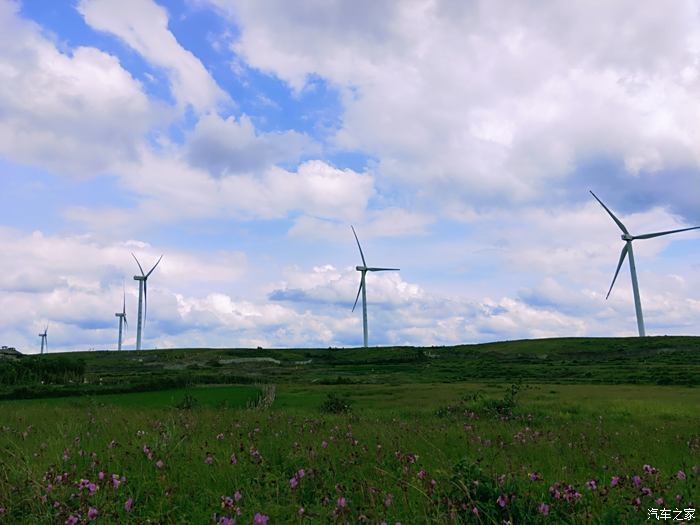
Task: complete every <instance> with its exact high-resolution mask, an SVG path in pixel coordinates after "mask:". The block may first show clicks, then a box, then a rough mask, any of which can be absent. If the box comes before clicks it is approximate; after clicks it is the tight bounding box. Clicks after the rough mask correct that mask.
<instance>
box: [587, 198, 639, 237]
mask: <svg viewBox="0 0 700 525" xmlns="http://www.w3.org/2000/svg"><path fill="white" fill-rule="evenodd" d="M588 191H591V190H588ZM591 195H593V196H594V197H595V200H597V201H598V202H599V203H600V205H601V206H602V207H603V208H605V211H607V212H608V214H609V215H610V216H611V217H612V220H614V221H615V224H617V225H618V226H619V227H620V229H621V230H622V233H626V234H627V235H629V234H630V232H628V231H627V228H625V225H624V224H622V221H620V219H618V218H617V217H615V214H613V212H611V211H610V210H609V209H608V207H607V206H606V205H605V204H603V201H602V200H600V199H599V198H598V197H597V196H596V194H595V193H593V192H592V191H591Z"/></svg>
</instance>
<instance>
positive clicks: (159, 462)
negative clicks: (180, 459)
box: [156, 459, 165, 468]
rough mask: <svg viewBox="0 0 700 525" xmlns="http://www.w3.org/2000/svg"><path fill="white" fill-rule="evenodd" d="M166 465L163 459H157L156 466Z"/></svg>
mask: <svg viewBox="0 0 700 525" xmlns="http://www.w3.org/2000/svg"><path fill="white" fill-rule="evenodd" d="M164 466H165V463H163V460H162V459H159V460H158V461H156V467H158V468H163V467H164Z"/></svg>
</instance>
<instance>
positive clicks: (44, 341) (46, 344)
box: [39, 323, 49, 355]
mask: <svg viewBox="0 0 700 525" xmlns="http://www.w3.org/2000/svg"><path fill="white" fill-rule="evenodd" d="M48 331H49V325H48V323H47V324H46V328H44V333H43V334H39V337H41V355H44V348H46V353H47V354H48V353H49V342H48V340H47V337H46V333H47V332H48Z"/></svg>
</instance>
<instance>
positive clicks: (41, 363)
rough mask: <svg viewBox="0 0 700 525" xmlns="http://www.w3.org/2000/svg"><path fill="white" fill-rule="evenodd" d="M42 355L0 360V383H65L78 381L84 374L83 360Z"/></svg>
mask: <svg viewBox="0 0 700 525" xmlns="http://www.w3.org/2000/svg"><path fill="white" fill-rule="evenodd" d="M43 357H44V356H36V357H32V358H29V359H27V358H24V359H18V360H10V359H6V360H2V361H0V385H33V384H53V385H65V384H70V383H80V382H82V381H83V378H84V376H85V361H84V360H83V359H72V358H67V357H59V358H53V359H50V360H49V359H44V358H43Z"/></svg>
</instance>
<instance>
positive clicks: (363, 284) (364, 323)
mask: <svg viewBox="0 0 700 525" xmlns="http://www.w3.org/2000/svg"><path fill="white" fill-rule="evenodd" d="M350 228H352V233H353V235H354V236H355V240H356V241H357V247H358V248H359V249H360V257H362V266H356V267H355V269H356V270H357V271H358V272H362V277H360V288H358V290H357V297H355V304H353V305H352V311H353V312H354V311H355V307H356V306H357V301H358V299H359V298H360V292H362V330H363V334H364V343H365V348H367V346H368V344H367V284H366V281H365V277H366V275H367V272H389V271H394V272H398V271H399V269H398V268H372V267H369V266H367V262H366V261H365V255H364V254H363V253H362V246H360V240H359V239H358V238H357V233H355V228H354V227H353V226H350Z"/></svg>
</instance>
